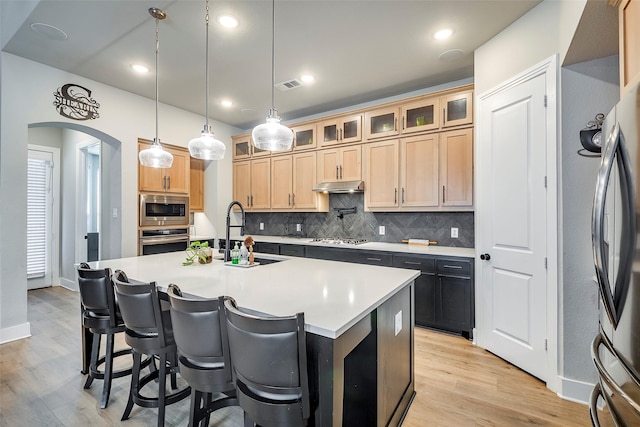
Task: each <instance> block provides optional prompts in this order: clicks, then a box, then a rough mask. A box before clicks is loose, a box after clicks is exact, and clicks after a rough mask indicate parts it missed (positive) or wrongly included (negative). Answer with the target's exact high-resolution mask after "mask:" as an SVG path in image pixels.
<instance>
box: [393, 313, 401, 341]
mask: <svg viewBox="0 0 640 427" xmlns="http://www.w3.org/2000/svg"><path fill="white" fill-rule="evenodd" d="M394 323H395V325H394V326H395V327H394V329H395V333H396V335H398V334H399V333H400V331H401V330H402V310H400V311H399V312H397V313H396V316H395V322H394Z"/></svg>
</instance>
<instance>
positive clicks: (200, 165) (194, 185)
mask: <svg viewBox="0 0 640 427" xmlns="http://www.w3.org/2000/svg"><path fill="white" fill-rule="evenodd" d="M189 186H190V188H191V189H190V190H189V210H190V211H191V212H203V211H204V160H202V159H194V158H193V157H192V158H191V167H190V177H189Z"/></svg>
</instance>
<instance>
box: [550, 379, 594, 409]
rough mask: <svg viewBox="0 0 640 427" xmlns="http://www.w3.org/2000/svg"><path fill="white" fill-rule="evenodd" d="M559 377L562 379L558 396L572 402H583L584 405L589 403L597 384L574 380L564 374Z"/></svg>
mask: <svg viewBox="0 0 640 427" xmlns="http://www.w3.org/2000/svg"><path fill="white" fill-rule="evenodd" d="M558 378H559V379H560V389H559V390H558V396H560V397H561V398H563V399H566V400H570V401H572V402H576V403H582V404H583V405H588V404H589V397H590V396H591V391H593V387H595V384H593V383H587V382H584V381H578V380H572V379H569V378H565V377H563V376H558Z"/></svg>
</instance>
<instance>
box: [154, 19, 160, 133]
mask: <svg viewBox="0 0 640 427" xmlns="http://www.w3.org/2000/svg"><path fill="white" fill-rule="evenodd" d="M159 28H160V20H159V19H158V18H156V139H155V140H154V141H153V143H154V144H158V145H159V144H160V139H158V54H159V51H160V31H159Z"/></svg>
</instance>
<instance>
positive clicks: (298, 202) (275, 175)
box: [271, 152, 328, 212]
mask: <svg viewBox="0 0 640 427" xmlns="http://www.w3.org/2000/svg"><path fill="white" fill-rule="evenodd" d="M315 176H316V153H315V152H307V153H300V154H292V155H289V156H278V157H275V158H272V159H271V210H272V211H274V210H276V211H307V212H313V211H324V212H326V211H327V210H328V197H327V195H326V194H319V193H316V192H314V191H313V186H314V185H315V183H316V181H315Z"/></svg>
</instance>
